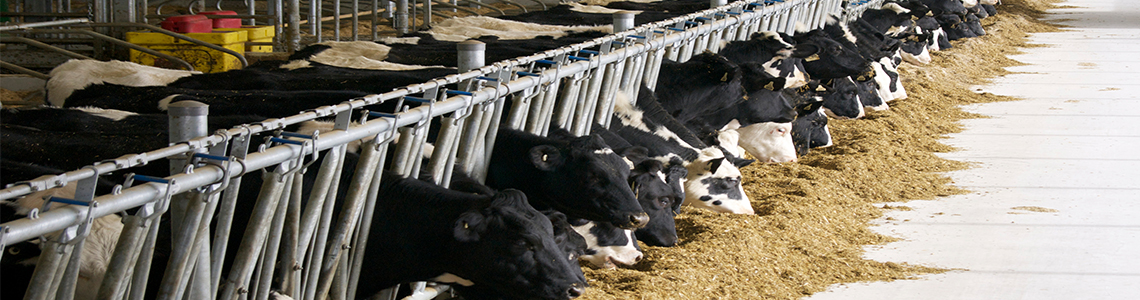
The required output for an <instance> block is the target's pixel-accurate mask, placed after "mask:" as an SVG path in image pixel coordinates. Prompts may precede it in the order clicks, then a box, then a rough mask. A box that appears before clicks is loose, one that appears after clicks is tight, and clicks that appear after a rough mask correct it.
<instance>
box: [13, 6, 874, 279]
mask: <svg viewBox="0 0 1140 300" xmlns="http://www.w3.org/2000/svg"><path fill="white" fill-rule="evenodd" d="M715 1H717V0H713V1H711V2H712V3H713V4H716V2H715ZM880 3H881V0H876V1H865V2H862V3H857V4H856V5H855V6H851V5H850V4H847V3H844V2H843V1H841V0H787V1H780V0H766V1H762V2H757V3H744V2H738V3H733V4H729V5H723V6H719V7H715V8H712V9H709V10H705V11H701V12H697V13H693V14H689V15H686V16H682V17H677V18H673V19H670V20H665V21H661V22H655V23H652V24H645V25H641V26H637V27H633V28H632V29H629V30H624V31H620V32H618V33H615V34H613V35H609V36H606V37H603V38H598V39H595V40H592V41H588V42H585V43H581V44H576V45H570V46H566V47H562V48H559V49H555V50H550V51H545V52H542V53H538V54H534V55H531V56H526V57H519V58H515V59H510V60H505V61H500V62H495V63H492V64H490V65H486V66H481V67H479V65H482V61H481V57H480V56H478V55H476V56H473V57H472V56H469V55H470V54H472V53H477V51H479V50H480V49H479V48H480V45H478V44H472V43H464V44H461V46H460V47H461V49H466V50H468V51H472V52H465V53H463V54H461V56H460V57H466V58H465V59H461V62H460V64H461V70H462V71H463V73H461V74H455V75H449V76H445V77H442V78H437V79H433V80H430V81H428V82H425V83H421V84H414V85H410V86H406V87H403V88H399V89H396V90H394V91H391V92H388V93H383V94H378V95H370V96H367V97H363V98H359V99H351V100H349V99H346V100H348V101H346V102H344V103H341V104H338V105H331V106H322V107H318V108H314V109H312V110H309V111H306V112H304V113H301V114H298V115H293V116H289V117H284V118H278V119H269V120H265V121H263V122H260V123H254V124H246V125H242V126H239V127H236V128H233V129H229V130H219V131H218V132H216V133H214V134H212V135H207V136H201V137H197V138H193V139H190V140H188V141H186V142H181V143H177V144H174V145H173V146H170V147H166V148H162V149H157V150H154V151H150V152H146V153H138V154H130V155H124V156H122V157H119V158H116V159H112V160H108V161H105V162H102V163H97V164H94V165H92V166H88V167H85V168H83V169H79V170H75V171H71V172H67V173H64V174H59V175H54V176H51V175H49V176H44V177H40V178H36V179H32V180H29V181H26V182H22V183H19V184H15V185H13V186H11V187H7V188H5V189H3V190H0V199H13V198H17V197H22V196H25V195H28V194H29V193H32V192H36V191H43V190H46V189H51V188H57V187H63V186H65V185H67V184H76V185H77V186H78V190H79V191H80V192H79V193H78V194H77V196H76V199H74V201H73V202H69V203H75V204H73V205H64V206H61V207H55V208H52V209H50V210H48V211H42V212H39V213H38V214H36V215H35V217H34V218H25V219H19V220H15V221H11V222H8V223H4V224H0V226H2V227H0V246H3V245H11V244H13V243H18V242H22V241H26V240H29V239H33V238H36V237H40V236H44V235H47V234H50V233H52V232H57V231H60V230H64V233H65V234H63V235H61V236H60V237H58V238H54V239H50V240H49V242H48V243H47V244H46V245H47V246H48V247H49V248H45V251H44V255H42V256H41V261H40V262H41V265H40V267H39V269H37V274H36V275H37V276H42V277H37V278H51V277H56V276H53V275H51V274H56V273H58V272H63V271H65V269H66V271H68V273H70V272H72V271H71V270H73V269H74V268H75V266H74V263H68V262H67V260H65V259H66V258H65V256H66V257H70V258H71V260H72V261H73V262H74V261H75V258H76V257H78V256H77V255H72V254H71V253H79V252H81V251H72V250H71V249H74V248H75V247H81V243H82V241H83V237H84V236H85V235H86V232H87V230H86V229H87V226H88V224H90V223H91V220H94V219H96V218H100V217H103V216H107V215H111V214H116V213H120V212H123V211H126V210H128V209H133V208H141V209H140V210H138V213H136V214H135V215H131V216H127V217H126V218H125V219H124V222H126V223H127V224H128V225H129V226H127V229H126V230H124V233H123V236H122V237H121V239H120V244H119V245H120V247H119V249H116V253H115V256H113V258H112V262H111V263H112V264H113V267H111V268H108V270H111V272H110V273H108V276H107V277H106V279H105V281H104V282H103V283H102V287H101V289H100V291H99V295H100V296H99V297H100V298H104V297H106V298H107V299H123V298H130V299H139V297H141V296H142V291H141V288H140V287H145V282H146V280H147V278H146V276H147V272H149V268H148V267H147V266H149V262H148V261H149V259H150V254H149V253H150V251H152V250H153V247H154V245H155V240H154V237H155V234H156V232H157V230H156V229H155V228H156V226H152V225H153V224H156V223H157V220H158V218H159V217H160V216H161V214H162V213H163V212H164V211H166V210H167V209H168V208H169V209H170V210H171V211H172V212H173V214H172V217H173V218H174V220H175V222H174V223H173V224H176V225H174V226H173V227H174V229H175V230H173V231H174V232H176V234H175V236H174V239H175V240H178V241H180V244H178V245H179V246H178V247H175V248H181V249H179V252H177V253H175V255H173V256H172V260H171V264H170V265H169V266H168V270H165V272H166V273H165V274H166V275H165V279H164V280H163V283H164V285H163V288H162V289H161V293H160V299H181V298H182V297H183V294H184V293H190V294H189V295H190V296H191V297H196V296H198V295H201V294H205V295H204V296H205V297H213V298H217V297H216V296H217V295H219V294H220V295H221V296H222V298H223V299H244V298H246V297H249V296H251V295H252V296H253V297H255V298H256V299H265V297H267V295H268V287H269V285H270V284H271V281H272V280H276V281H277V282H278V283H279V285H278V286H280V287H281V288H282V289H283V291H284V292H285V293H287V294H289V295H292V296H293V297H295V298H299V299H324V298H325V297H326V296H328V295H331V296H332V297H333V298H336V299H352V298H353V295H354V291H355V290H356V285H357V281H356V278H355V277H356V275H355V274H358V273H357V271H359V268H360V262H361V261H362V256H361V255H362V253H363V251H364V249H363V248H364V247H365V246H364V245H365V244H366V243H368V241H367V231H368V230H369V228H368V227H369V225H368V220H370V217H369V215H370V212H371V207H372V206H373V205H374V203H375V201H378V200H377V198H380V197H382V196H381V195H377V194H376V188H377V187H378V184H377V183H378V182H379V177H380V170H382V169H385V168H386V169H390V170H393V171H396V172H397V173H399V174H402V175H404V176H411V175H413V174H419V173H420V170H421V169H424V170H427V171H428V173H430V174H432V175H433V178H434V180H435V181H436V182H437V183H440V184H442V185H445V186H446V184H447V182H448V181H449V178H450V177H451V174H452V173H453V170H454V168H455V166H456V165H458V166H459V167H460V168H462V169H464V170H467V171H469V172H470V173H472V176H473V177H475V178H476V179H480V180H481V179H482V178H483V176H484V174H485V172H486V165H485V164H486V162H487V161H489V157H490V156H489V155H490V153H491V152H492V151H493V145H494V139H495V134H496V132H497V131H498V126H499V124H500V123H505V124H507V126H509V127H511V128H515V129H521V130H526V131H529V132H532V133H536V134H540V135H545V134H546V133H547V128H549V126H551V125H556V126H559V127H561V128H565V129H567V130H570V131H571V132H573V133H576V134H584V133H587V132H589V130H590V127H591V126H593V124H594V123H598V124H602V125H603V126H608V125H607V123H608V121H609V119H610V114H611V113H612V109H613V100H614V98H615V96H616V95H617V93H626V94H627V95H629V96H631V97H633V98H636V94H637V92H638V87H639V85H640V84H641V83H645V84H646V86H648V87H649V88H651V89H652V88H654V83H655V82H656V78H657V75H658V73H657V72H658V69H659V66H660V64H661V61H662V59H664V58H669V59H674V60H679V61H685V60H687V59H688V58H689V57H691V56H693V55H695V54H699V53H700V52H703V51H713V52H715V51H717V50H719V49H718V47H719V45H720V44H721V42H722V41H731V40H742V39H747V38H748V37H749V36H750V34H751V33H753V32H757V31H781V32H786V33H792V32H793V31H794V30H795V29H796V26H797V24H803V25H804V26H807V27H809V28H818V27H820V26H822V25H823V23H824V21H825V20H826V16H827V15H828V14H835V13H842V12H843V11H844V10H847V11H850V10H853V9H865V8H866V7H868V6H877V5H879V4H880ZM627 19H629V18H628V15H618V16H615V21H616V22H615V26H616V27H617V28H618V29H626V28H629V27H631V24H630V23H628V22H629V21H626V20H627ZM468 70H469V71H468ZM452 86H458V88H455V89H451V87H452ZM508 95H514V97H513V105H512V106H511V107H505V106H506V102H505V99H506V97H507V96H508ZM387 101H400V103H405V104H408V103H412V102H419V103H421V104H420V106H418V107H415V108H409V109H406V110H404V111H400V112H395V113H393V112H380V113H371V114H366V116H371V119H361V120H352V119H351V116H352V114H353V112H354V111H356V110H359V109H360V108H362V107H364V106H368V105H372V104H377V103H383V102H387ZM327 117H332V118H335V120H336V121H335V128H336V130H332V131H329V132H319V133H317V134H314V135H312V136H304V135H297V134H289V133H284V134H279V133H275V131H277V130H280V129H283V128H284V127H285V126H288V125H292V124H298V123H301V122H305V121H311V120H315V119H318V118H327ZM435 117H441V123H442V125H441V127H440V129H439V135H438V136H439V137H438V140H437V141H435V144H434V151H433V152H432V153H431V155H430V159H429V160H428V161H427V162H426V164H425V163H423V162H422V160H421V159H420V158H421V157H423V156H424V155H425V154H424V152H423V149H424V145H425V143H426V139H427V132H428V131H429V130H431V128H430V127H431V123H430V122H429V121H430V120H431V118H435ZM172 118H174V117H173V116H172ZM504 118H505V119H504ZM503 120H505V121H506V122H501V121H503ZM187 126H190V127H193V126H204V124H197V125H194V124H190V125H187ZM174 128H175V126H174V125H173V124H172V129H174ZM179 128H182V127H179ZM185 129H187V128H182V129H181V130H185ZM397 133H398V137H397ZM259 134H261V135H271V136H273V137H274V138H273V139H271V140H270V141H266V142H265V143H263V144H261V145H260V146H258V145H257V144H255V140H254V136H255V135H259ZM366 139H367V140H368V141H365V142H363V143H362V144H361V146H360V147H361V149H363V150H362V157H361V159H360V161H361V162H370V163H361V164H358V166H357V169H356V170H343V169H344V168H343V165H342V162H341V160H342V158H343V157H344V155H345V151H346V149H347V145H349V144H350V143H354V142H360V141H362V140H366ZM250 146H255V148H254V149H256V150H255V151H253V152H249V151H248V149H249V147H250ZM388 147H396V148H395V149H396V151H395V154H393V155H394V156H393V157H392V160H393V163H392V165H390V166H385V167H383V168H381V167H380V165H379V164H381V163H382V162H383V161H385V160H386V159H387V158H386V157H384V156H385V153H387V148H388ZM326 150H328V151H326ZM191 155H193V156H191ZM318 155H325V156H326V159H325V161H324V163H323V164H322V165H320V166H319V167H318V168H317V169H318V171H317V172H318V173H317V174H318V175H317V181H318V184H316V185H315V186H316V187H317V188H314V190H313V191H311V194H310V195H301V190H300V187H301V186H300V181H301V177H300V174H301V172H300V170H303V169H304V168H305V167H307V164H306V162H310V163H311V162H312V161H313V159H315V158H316V157H317V156H318ZM163 159H168V160H171V161H175V165H174V166H172V170H175V171H176V172H175V174H174V175H171V176H167V177H165V178H161V179H153V178H147V177H133V178H132V179H129V180H128V182H126V183H125V184H124V185H123V186H122V188H117V189H116V190H115V191H114V192H113V193H111V194H106V195H95V194H94V185H95V182H96V181H97V180H96V179H97V178H99V175H100V174H107V173H110V172H113V171H117V170H123V169H127V168H130V167H135V166H139V165H144V164H147V163H157V162H161V160H163ZM193 160H197V161H198V163H195V164H193V166H194V167H192V168H191V167H182V165H184V164H186V162H187V161H193ZM204 161H208V163H202V162H204ZM260 169H266V170H268V171H269V173H267V174H266V176H265V177H264V178H266V180H265V184H264V185H263V186H262V189H261V191H262V193H261V194H260V195H259V197H258V201H257V203H256V204H255V212H254V215H253V216H234V215H233V207H234V205H235V199H236V197H237V195H236V191H237V187H239V186H240V184H241V180H240V179H241V175H243V174H246V173H249V172H253V171H256V170H260ZM342 172H354V174H355V176H353V180H352V182H350V183H348V184H347V185H344V186H346V187H347V188H348V189H349V196H348V198H347V199H345V200H343V201H346V204H345V205H344V206H345V207H346V208H347V210H344V211H343V212H348V213H347V214H345V213H342V216H345V217H344V218H340V219H333V218H332V203H333V202H334V201H336V199H334V198H333V197H334V196H335V195H336V190H337V189H338V188H339V186H340V185H341V184H338V181H339V178H340V176H339V175H338V174H340V173H342ZM147 175H156V174H147ZM144 181H145V182H144ZM134 182H144V183H140V184H132V183H134ZM178 197H182V198H181V199H183V200H178V199H179V198H178ZM302 197H308V198H307V199H308V201H307V204H306V205H307V206H305V207H301V203H302ZM172 198H175V200H171V199H172ZM187 204H188V205H187ZM215 211H216V212H218V217H217V230H216V231H215V232H213V233H212V235H211V233H210V232H209V231H208V230H207V229H208V227H209V226H208V224H210V223H211V220H214V216H213V214H214V212H215ZM247 217H248V219H250V220H254V223H251V224H250V225H253V226H250V227H247V228H246V232H244V233H242V234H243V236H244V238H243V239H242V242H241V243H242V244H241V245H226V237H228V236H230V232H229V228H230V223H231V221H233V220H235V219H237V220H241V219H244V218H247ZM243 221H244V220H243ZM208 236H212V237H213V238H207V237H208ZM211 240H212V241H213V243H211ZM376 242H377V241H373V243H376ZM379 242H385V241H379ZM349 245H352V247H348V246H349ZM227 247H238V249H239V252H238V256H237V260H236V261H235V262H234V267H233V270H231V271H230V273H229V274H221V273H220V271H221V259H222V257H224V253H225V252H226V248H227ZM48 250H50V251H48ZM277 258H281V261H283V262H284V265H285V267H283V268H277V267H276V266H275V264H274V262H275V261H277ZM136 261H141V262H139V263H135V262H136ZM131 273H133V275H134V278H133V279H132V278H131V275H132V274H131ZM191 274H193V275H194V276H190V275H191ZM56 278H58V277H56ZM47 280H48V281H45V282H58V281H59V280H54V281H53V280H52V279H47ZM62 281H63V282H61V283H62V284H47V285H36V286H34V287H33V288H32V289H30V290H29V294H28V295H29V296H28V297H29V298H28V299H33V298H36V297H43V299H46V298H50V297H49V296H50V295H52V294H55V293H56V292H55V291H56V290H57V289H58V290H61V291H64V292H63V293H64V294H66V291H67V289H69V288H70V287H71V286H73V282H74V278H73V277H71V278H69V279H68V277H65V279H63V280H62ZM69 281H70V282H71V283H69ZM57 287H58V288H57ZM128 295H129V296H128ZM59 296H64V295H62V294H61V295H59ZM60 298H66V297H60Z"/></svg>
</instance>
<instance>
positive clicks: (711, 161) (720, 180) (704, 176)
mask: <svg viewBox="0 0 1140 300" xmlns="http://www.w3.org/2000/svg"><path fill="white" fill-rule="evenodd" d="M685 167H686V169H688V172H689V174H688V177H689V179H688V181H686V182H685V205H691V206H696V207H700V208H704V209H708V210H712V211H716V212H724V213H734V214H754V213H755V210H754V209H753V208H752V203H751V202H750V201H749V200H748V195H745V194H744V187H742V186H741V185H740V183H741V181H740V180H741V178H742V176H741V174H740V169H738V168H737V167H736V166H734V165H732V164H731V163H729V162H728V161H727V160H726V159H725V157H724V153H722V152H721V151H720V149H717V148H716V147H709V148H705V149H702V150H701V152H700V153H699V156H698V157H697V159H696V160H693V161H692V162H690V163H689V164H688V165H686V166H685Z"/></svg>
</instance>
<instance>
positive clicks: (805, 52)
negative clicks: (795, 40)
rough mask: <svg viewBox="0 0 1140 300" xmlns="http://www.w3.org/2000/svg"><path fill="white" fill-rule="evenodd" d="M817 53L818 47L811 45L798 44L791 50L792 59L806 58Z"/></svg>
mask: <svg viewBox="0 0 1140 300" xmlns="http://www.w3.org/2000/svg"><path fill="white" fill-rule="evenodd" d="M817 53H819V46H816V45H813V44H798V45H796V47H795V49H793V50H792V57H795V58H807V57H809V56H812V55H815V54H817Z"/></svg>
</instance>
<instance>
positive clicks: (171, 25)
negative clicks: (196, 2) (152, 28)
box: [160, 15, 214, 33]
mask: <svg viewBox="0 0 1140 300" xmlns="http://www.w3.org/2000/svg"><path fill="white" fill-rule="evenodd" d="M160 25H162V29H166V30H170V31H173V32H177V33H200V32H211V31H214V24H213V23H212V22H210V19H207V18H206V16H199V15H182V16H173V17H168V18H166V20H162V23H160Z"/></svg>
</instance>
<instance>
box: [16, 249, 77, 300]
mask: <svg viewBox="0 0 1140 300" xmlns="http://www.w3.org/2000/svg"><path fill="white" fill-rule="evenodd" d="M67 246H68V245H66V244H63V243H60V242H57V241H54V240H48V241H45V242H44V243H43V246H42V247H43V250H42V251H41V252H40V258H39V260H37V262H36V269H35V271H32V278H31V279H30V281H29V282H36V283H37V284H30V285H28V289H27V290H26V291H25V292H24V299H27V300H44V299H51V298H54V297H52V294H54V292H55V290H52V284H51V282H52V281H53V280H54V278H55V275H56V274H60V275H62V272H58V271H57V270H58V269H59V267H60V262H62V261H63V256H64V255H65V254H67V248H66V247H67Z"/></svg>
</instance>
